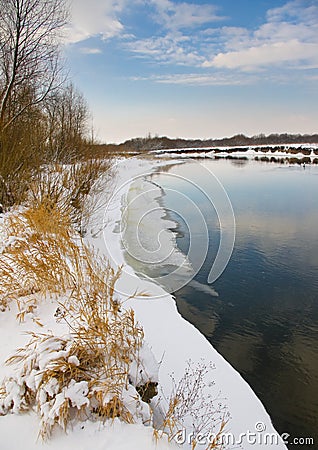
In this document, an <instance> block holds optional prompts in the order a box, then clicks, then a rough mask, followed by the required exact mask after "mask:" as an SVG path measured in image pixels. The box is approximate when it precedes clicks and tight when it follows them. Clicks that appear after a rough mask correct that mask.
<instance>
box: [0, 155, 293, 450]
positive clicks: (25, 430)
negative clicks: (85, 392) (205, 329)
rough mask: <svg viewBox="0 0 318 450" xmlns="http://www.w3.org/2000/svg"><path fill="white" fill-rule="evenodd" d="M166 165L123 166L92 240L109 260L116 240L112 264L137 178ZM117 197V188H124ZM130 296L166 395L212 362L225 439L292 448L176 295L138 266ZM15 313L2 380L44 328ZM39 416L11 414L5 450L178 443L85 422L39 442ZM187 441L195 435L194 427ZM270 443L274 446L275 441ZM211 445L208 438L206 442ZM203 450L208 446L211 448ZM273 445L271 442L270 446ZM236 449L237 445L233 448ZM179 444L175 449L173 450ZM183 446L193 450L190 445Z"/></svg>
mask: <svg viewBox="0 0 318 450" xmlns="http://www.w3.org/2000/svg"><path fill="white" fill-rule="evenodd" d="M159 164H161V163H160V161H158V162H156V163H154V162H151V161H149V160H148V161H147V160H140V159H136V158H133V159H131V160H127V161H126V162H125V163H121V164H120V166H119V167H120V170H119V171H118V172H117V174H116V175H114V183H115V189H114V195H113V197H112V199H111V202H110V203H109V204H108V206H107V211H106V216H105V217H104V211H102V210H101V209H100V210H99V211H98V213H97V215H95V217H93V218H92V227H91V230H90V232H89V235H88V237H87V240H88V241H89V242H90V243H91V244H92V245H93V246H94V247H95V248H96V249H98V250H99V252H100V253H101V254H105V255H106V256H107V255H108V256H109V246H108V245H107V243H109V242H111V243H112V245H111V249H112V251H111V260H112V263H113V264H114V265H116V264H125V260H124V255H123V251H122V248H121V241H120V234H119V233H118V231H116V230H117V225H118V221H119V220H120V218H121V214H122V207H123V204H124V202H125V198H126V196H127V195H128V192H129V187H130V183H131V180H132V178H133V177H134V176H136V175H138V174H140V173H144V172H145V171H151V170H154V168H155V166H156V165H157V166H158V165H159ZM123 185H124V189H122V188H121V189H120V191H118V194H117V195H116V187H120V186H121V187H122V186H123ZM117 288H118V291H119V292H123V293H124V294H125V295H124V294H123V295H122V299H123V301H124V306H125V307H128V306H130V307H133V309H134V310H135V312H136V317H137V320H138V321H139V323H140V324H141V325H142V326H143V328H144V332H145V340H146V341H147V343H148V345H149V346H150V348H151V349H152V351H153V353H154V355H155V358H156V359H157V361H160V371H159V381H160V385H161V387H162V395H163V396H165V397H169V395H170V393H171V389H172V381H171V374H172V373H173V376H174V378H175V379H176V380H179V379H180V378H181V377H182V376H183V374H184V371H185V370H186V368H187V366H188V361H189V360H191V361H192V363H191V364H192V366H193V367H194V366H195V365H196V364H200V363H201V364H202V362H203V363H204V364H206V365H207V366H209V364H213V365H214V366H215V368H214V369H211V370H209V371H208V374H207V377H206V381H205V388H204V394H205V396H206V398H208V396H209V395H211V396H212V397H213V398H216V399H217V402H219V403H221V404H222V405H224V406H226V408H227V411H228V412H229V414H230V419H229V421H228V424H227V426H226V430H225V432H226V433H231V434H232V435H233V437H232V439H233V443H232V445H230V446H229V447H230V448H242V449H244V450H249V449H250V450H252V449H258V450H260V449H264V450H265V449H272V448H275V449H286V446H285V445H284V443H283V441H282V440H281V439H280V438H278V436H277V433H276V432H275V430H274V428H273V426H272V424H271V420H270V417H269V415H268V414H267V412H266V411H265V409H264V407H263V405H262V404H261V402H260V401H259V399H258V398H257V397H256V395H255V394H254V392H253V391H252V389H251V388H250V387H249V386H248V384H247V383H246V382H245V381H244V380H243V379H242V377H241V376H240V375H239V374H238V373H237V372H236V371H235V370H234V369H233V368H232V367H231V366H230V365H229V364H228V363H227V362H226V361H225V360H224V359H223V358H222V356H221V355H219V354H218V353H217V352H216V350H215V349H214V348H213V347H212V346H211V345H210V344H209V342H208V341H207V340H206V339H205V337H204V336H203V335H201V334H200V333H199V331H198V330H196V329H195V328H194V327H193V326H192V325H191V324H189V323H188V322H186V321H185V320H184V319H183V318H182V317H181V316H180V314H179V313H178V311H177V309H176V304H175V301H174V299H173V297H172V296H171V295H168V294H166V293H165V292H164V291H163V290H162V288H161V287H159V286H157V285H156V284H154V283H152V282H151V281H147V280H144V279H140V278H138V277H137V276H136V275H135V274H134V272H133V270H132V269H131V268H129V267H128V268H125V270H124V272H123V276H122V277H121V279H120V281H119V285H118V286H117ZM136 291H138V292H147V294H148V297H144V296H142V297H135V298H133V299H129V300H127V299H126V297H127V295H129V294H134V293H135V292H136ZM55 309H56V304H55V303H54V301H53V300H52V301H49V300H48V299H45V300H44V299H43V301H42V303H41V306H40V307H39V309H38V311H36V316H37V317H39V318H40V319H41V322H42V324H43V325H44V329H45V330H49V329H52V330H53V331H54V330H55V329H56V328H57V327H61V326H65V325H61V324H57V323H56V321H55V318H54V312H55ZM15 314H16V311H15V310H14V307H13V308H12V309H11V311H9V312H5V313H0V342H1V345H0V379H3V377H4V376H5V375H8V374H9V373H10V370H12V369H10V368H8V367H7V366H5V365H4V364H3V362H4V361H5V359H6V358H7V357H8V356H10V355H11V354H12V353H14V351H15V349H16V348H17V347H19V346H21V345H23V344H24V343H25V342H26V341H27V340H28V337H27V336H26V335H25V333H26V332H27V331H30V330H37V331H40V330H43V328H42V327H41V328H40V327H39V325H37V324H36V323H35V322H34V320H33V319H34V315H33V314H29V315H28V316H27V317H26V321H25V323H23V324H18V322H17V321H16V319H15ZM37 420H38V419H37V417H36V416H35V414H33V413H29V414H24V415H12V414H10V415H7V416H4V417H0V435H1V445H0V448H1V450H9V449H10V450H11V449H20V448H21V449H22V448H23V449H25V450H31V449H37V448H44V449H46V448H48V449H52V450H55V449H56V450H57V449H59V450H64V449H65V450H66V449H73V448H74V449H77V450H86V449H87V450H88V449H90V448H95V449H98V450H104V449H105V450H106V449H109V450H115V449H117V450H125V449H127V450H128V449H136V450H137V449H138V450H143V449H151V448H157V449H159V450H161V449H168V448H175V446H176V444H175V443H173V444H168V443H166V442H165V441H164V440H160V441H159V444H156V442H155V440H154V439H153V436H152V431H151V429H150V428H149V427H145V426H142V425H139V424H138V425H126V424H122V423H120V422H119V421H115V422H114V424H113V425H110V424H109V423H106V424H105V426H103V425H101V424H100V423H92V422H88V421H87V422H85V423H83V424H79V425H76V426H75V427H74V429H73V430H71V431H69V432H68V434H67V435H65V434H63V433H61V432H56V433H54V435H53V437H52V440H51V441H50V442H48V443H46V444H42V442H41V441H37V429H38V424H37ZM187 425H188V428H187V432H186V433H185V438H186V439H187V438H188V437H189V436H188V434H189V433H190V432H191V424H190V423H188V424H187ZM268 439H269V441H268ZM203 442H204V440H203ZM203 442H202V445H198V447H197V448H206V445H203ZM268 442H269V443H268ZM233 444H234V445H233ZM171 445H172V447H171ZM181 447H182V448H190V446H189V445H188V444H187V443H185V444H183V445H182V446H181Z"/></svg>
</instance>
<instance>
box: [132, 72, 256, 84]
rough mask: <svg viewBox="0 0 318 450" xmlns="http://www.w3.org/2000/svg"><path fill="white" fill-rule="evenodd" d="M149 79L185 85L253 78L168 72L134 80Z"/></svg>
mask: <svg viewBox="0 0 318 450" xmlns="http://www.w3.org/2000/svg"><path fill="white" fill-rule="evenodd" d="M144 80H151V81H154V82H156V83H160V84H176V85H186V86H234V85H235V86H239V85H247V84H251V83H252V82H253V81H255V78H254V77H252V76H250V77H247V76H246V75H244V76H240V77H238V76H237V75H234V74H229V73H220V72H219V73H215V74H213V75H204V74H200V73H191V74H170V75H158V76H152V77H148V78H145V77H135V78H134V81H144Z"/></svg>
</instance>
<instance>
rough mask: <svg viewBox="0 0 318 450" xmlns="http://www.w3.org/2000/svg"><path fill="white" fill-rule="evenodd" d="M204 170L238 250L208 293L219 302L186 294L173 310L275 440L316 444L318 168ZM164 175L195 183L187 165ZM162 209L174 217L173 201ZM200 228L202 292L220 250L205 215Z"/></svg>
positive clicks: (214, 165) (190, 289) (212, 164)
mask: <svg viewBox="0 0 318 450" xmlns="http://www.w3.org/2000/svg"><path fill="white" fill-rule="evenodd" d="M203 164H204V165H205V167H207V168H209V169H210V170H212V171H213V173H214V174H215V175H216V176H217V177H218V178H219V179H220V181H221V182H222V183H223V185H224V187H225V189H226V191H227V193H228V195H229V197H230V199H231V202H232V205H233V209H234V212H235V219H236V225H237V236H236V243H235V248H234V252H233V255H232V258H231V261H230V263H229V265H228V267H227V268H226V270H225V272H224V274H223V275H222V276H221V277H220V278H219V279H218V280H217V281H216V282H215V284H214V286H213V287H214V288H215V290H216V291H217V292H218V294H219V297H215V296H212V295H209V294H208V293H205V292H203V291H202V289H201V290H199V289H196V288H195V286H193V285H192V286H191V284H190V285H188V286H186V287H185V288H183V289H182V290H181V291H179V292H178V308H179V310H180V312H181V313H182V314H183V315H184V317H186V318H187V319H188V320H189V321H191V322H193V323H194V324H195V325H196V326H197V327H198V328H199V329H200V330H201V331H202V332H203V333H204V334H205V335H206V336H207V337H208V338H209V339H210V340H211V342H212V343H213V344H214V345H215V347H216V348H217V349H218V350H219V351H220V352H221V353H222V354H223V355H224V356H225V357H226V358H227V359H228V360H229V361H230V362H231V363H232V364H233V366H234V367H236V368H237V369H238V370H239V371H240V372H241V373H242V374H243V376H244V377H245V378H246V379H247V381H248V382H249V383H250V384H251V385H252V386H253V388H254V390H255V391H256V392H257V393H258V395H259V396H260V398H261V399H262V401H263V402H264V404H265V406H266V408H267V409H268V410H269V412H270V414H271V416H272V418H273V421H274V424H275V425H276V427H277V428H278V429H279V431H281V432H289V433H290V434H291V435H292V436H313V437H316V439H317V440H318V436H315V433H316V434H317V430H318V396H317V392H318V358H317V354H318V277H317V275H318V239H317V238H318V195H317V192H318V176H317V175H318V167H314V166H312V167H308V166H307V167H306V169H303V167H301V166H291V167H288V166H287V165H279V164H262V163H258V162H254V161H250V162H248V163H247V164H244V165H237V164H233V163H231V162H230V161H225V160H220V161H204V162H203ZM171 171H172V172H174V173H176V174H181V175H184V176H185V177H187V176H188V175H191V178H192V179H195V177H196V173H197V175H198V177H200V176H202V170H200V169H198V167H197V163H191V162H189V163H186V164H184V165H180V166H174V167H173V168H172V169H171ZM198 181H201V184H202V180H198ZM156 182H158V183H159V184H162V185H163V186H164V187H166V184H167V186H168V187H170V188H171V187H176V185H175V184H174V183H175V179H172V178H170V180H169V181H167V179H166V178H164V177H162V176H159V177H157V179H156ZM177 183H178V186H177V188H179V189H180V188H182V183H181V182H180V181H178V182H177ZM184 190H185V191H184V192H185V193H186V195H188V196H190V197H191V198H192V199H193V201H196V202H197V204H198V205H200V208H201V209H202V210H203V211H204V209H205V204H206V203H205V202H206V200H205V198H204V196H202V195H201V194H198V192H197V191H194V190H193V189H192V188H191V187H190V186H189V185H188V186H184ZM207 190H208V187H207ZM163 201H164V204H165V205H167V206H168V207H170V208H172V209H174V207H175V205H174V197H173V195H166V196H165V197H164V198H163ZM178 208H179V209H180V204H178ZM187 214H188V215H187V221H188V222H189V223H190V224H191V228H192V238H193V239H194V240H195V239H200V233H197V235H195V234H196V221H197V217H196V215H195V214H193V213H192V211H191V210H188V211H187ZM174 218H176V217H174ZM206 219H207V223H208V226H209V232H210V237H211V238H212V239H211V242H210V253H209V255H208V259H209V260H208V261H206V263H205V264H204V265H203V267H202V269H201V270H200V272H199V274H198V275H197V277H196V280H197V281H198V282H200V283H203V284H204V283H206V279H207V274H208V271H209V269H210V262H209V261H210V260H211V259H212V260H213V257H214V255H215V252H216V250H217V247H218V244H219V232H218V222H217V218H216V216H215V213H213V211H211V208H210V207H209V208H208V214H207V215H206ZM180 231H181V234H180V237H179V238H178V245H179V247H180V248H181V249H182V250H184V251H186V250H187V246H188V243H189V236H188V234H187V228H186V227H185V226H184V224H182V223H181V224H180ZM182 233H183V234H184V235H182ZM193 233H194V235H193ZM302 448H303V449H306V447H305V446H303V447H302Z"/></svg>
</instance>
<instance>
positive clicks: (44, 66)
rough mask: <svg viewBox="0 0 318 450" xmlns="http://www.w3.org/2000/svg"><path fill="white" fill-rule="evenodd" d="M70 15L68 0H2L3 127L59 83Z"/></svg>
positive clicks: (0, 85) (0, 120) (0, 96)
mask: <svg viewBox="0 0 318 450" xmlns="http://www.w3.org/2000/svg"><path fill="white" fill-rule="evenodd" d="M66 17H67V13H66V7H65V0H0V131H3V130H4V129H5V128H7V127H8V126H9V125H10V124H12V123H13V122H14V121H15V120H16V118H18V117H19V116H21V114H23V113H24V112H26V111H27V110H28V109H29V108H30V107H33V106H34V105H37V104H39V103H41V102H42V101H43V100H44V99H45V98H46V96H47V95H48V94H49V92H51V91H52V89H54V88H55V87H56V85H57V84H58V83H59V78H60V73H61V69H60V64H59V61H60V58H59V42H58V41H59V35H60V31H61V29H62V27H63V26H64V25H65V23H66ZM25 92H27V93H28V95H24V93H25ZM21 98H22V100H21ZM19 100H20V101H19Z"/></svg>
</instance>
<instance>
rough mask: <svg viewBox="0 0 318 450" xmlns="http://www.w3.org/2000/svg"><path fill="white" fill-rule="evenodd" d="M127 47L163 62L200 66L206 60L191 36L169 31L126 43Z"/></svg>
mask: <svg viewBox="0 0 318 450" xmlns="http://www.w3.org/2000/svg"><path fill="white" fill-rule="evenodd" d="M126 48H127V49H128V50H130V51H131V52H133V53H135V54H137V55H138V56H140V57H151V58H152V60H156V61H159V62H161V63H173V64H181V65H190V66H198V65H201V64H202V63H203V61H204V58H203V57H202V56H200V55H199V54H198V53H197V51H196V50H195V48H193V47H191V43H189V38H188V37H186V36H183V35H182V34H180V33H168V34H167V35H165V36H161V37H151V38H147V39H140V40H138V39H137V40H134V41H130V42H128V43H126Z"/></svg>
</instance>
